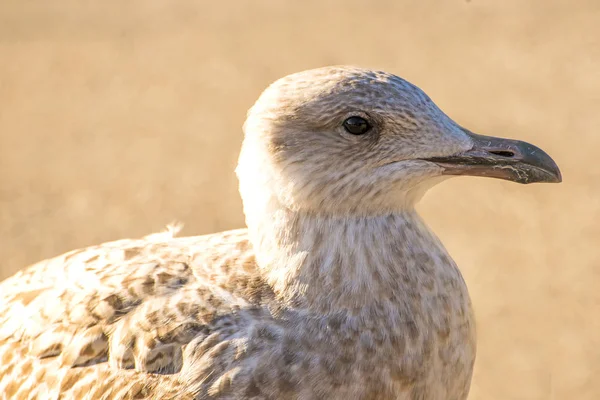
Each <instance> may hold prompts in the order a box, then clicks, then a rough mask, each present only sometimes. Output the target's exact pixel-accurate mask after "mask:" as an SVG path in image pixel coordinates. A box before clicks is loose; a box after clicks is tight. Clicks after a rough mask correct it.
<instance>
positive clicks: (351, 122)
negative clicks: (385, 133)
mask: <svg viewBox="0 0 600 400" xmlns="http://www.w3.org/2000/svg"><path fill="white" fill-rule="evenodd" d="M343 125H344V129H345V130H346V132H348V133H350V134H352V135H364V134H365V133H367V132H369V131H370V130H371V125H370V124H369V122H368V121H367V120H366V119H364V118H363V117H359V116H357V115H354V116H352V117H349V118H346V120H345V121H344V123H343Z"/></svg>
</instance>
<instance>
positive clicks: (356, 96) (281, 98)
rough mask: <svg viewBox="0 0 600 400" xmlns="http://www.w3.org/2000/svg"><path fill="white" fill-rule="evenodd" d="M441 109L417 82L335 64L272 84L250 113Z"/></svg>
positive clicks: (297, 74) (275, 115)
mask: <svg viewBox="0 0 600 400" xmlns="http://www.w3.org/2000/svg"><path fill="white" fill-rule="evenodd" d="M344 107H346V108H355V109H370V110H381V111H392V110H400V109H401V110H412V111H414V113H415V114H422V113H425V112H426V113H430V112H439V110H438V109H437V107H436V106H435V104H433V102H432V101H431V100H430V99H429V97H428V96H427V95H426V94H425V93H424V92H423V91H422V90H421V89H419V88H418V87H417V86H415V85H413V84H411V83H410V82H408V81H406V80H404V79H402V78H400V77H398V76H396V75H393V74H390V73H387V72H383V71H372V70H368V69H362V68H357V67H348V66H335V67H324V68H317V69H312V70H308V71H303V72H298V73H295V74H292V75H288V76H286V77H284V78H281V79H279V80H277V81H275V82H274V83H273V84H271V85H270V86H269V87H268V88H267V89H266V90H265V91H264V92H263V93H262V95H261V96H260V97H259V99H258V101H257V102H256V104H255V105H254V107H253V108H252V109H251V110H250V113H249V115H250V116H252V115H253V114H255V115H256V114H261V116H262V117H265V116H268V115H270V116H272V117H277V116H278V117H282V116H294V115H297V113H298V111H299V110H300V109H306V108H308V109H313V111H317V112H327V113H333V112H335V111H336V110H339V109H342V108H344Z"/></svg>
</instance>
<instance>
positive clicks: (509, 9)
mask: <svg viewBox="0 0 600 400" xmlns="http://www.w3.org/2000/svg"><path fill="white" fill-rule="evenodd" d="M346 63H347V64H357V65H361V66H365V67H373V68H379V69H384V70H388V71H390V72H394V73H396V74H398V75H400V76H403V77H405V78H407V79H409V80H410V81H412V82H414V83H416V84H417V85H419V86H420V87H421V88H423V89H424V90H425V91H426V92H427V93H428V94H429V95H430V96H431V97H432V98H433V99H434V100H435V101H436V102H437V103H438V105H439V106H440V107H441V108H442V109H444V110H445V111H446V112H447V113H448V114H449V115H451V116H452V117H453V118H455V119H456V120H457V121H458V122H459V123H461V124H463V125H464V126H466V127H468V128H470V129H471V130H474V131H476V132H480V133H485V134H489V135H497V136H507V137H514V138H520V139H524V140H528V141H531V142H533V143H535V144H537V145H539V146H540V147H542V148H544V149H545V150H546V151H548V153H550V154H551V155H552V156H553V157H554V158H555V159H556V161H557V162H558V164H559V165H560V166H561V168H562V170H563V175H564V183H563V184H562V185H533V186H521V185H516V184H511V183H507V182H501V181H492V180H485V179H477V178H460V179H455V180H451V181H449V182H446V183H444V184H442V185H441V186H439V187H437V188H435V189H434V190H433V191H432V192H430V194H429V195H428V196H426V198H425V200H424V201H423V203H422V204H421V207H420V208H421V210H422V212H423V214H424V215H425V217H426V220H427V221H428V222H429V223H430V225H431V226H432V227H433V228H434V229H435V230H436V232H437V233H438V234H439V235H440V236H441V238H442V240H443V241H444V243H445V244H446V245H447V247H448V248H449V250H450V252H451V253H452V254H453V256H454V257H455V259H456V260H457V262H458V263H459V265H460V266H461V267H462V270H463V273H464V275H465V277H466V280H467V282H468V284H469V287H470V290H471V294H472V297H473V302H474V304H475V307H476V311H477V318H478V329H479V354H478V360H477V364H476V374H475V378H474V382H473V388H472V392H471V399H540V400H541V399H599V398H600V249H599V240H600V226H599V222H600V158H599V155H598V153H599V152H600V132H599V128H600V117H599V116H598V113H599V112H600V2H598V1H595V0H589V1H584V0H578V1H567V0H564V1H548V0H539V1H525V0H509V1H506V0H502V1H500V0H471V1H469V2H467V1H459V0H445V1H417V0H414V1H398V0H396V1H373V2H368V1H366V0H365V1H347V0H346V1H343V0H336V1H324V2H323V1H287V2H285V1H274V0H273V1H267V0H261V1H257V0H255V1H231V0H221V1H218V2H215V1H210V2H209V1H174V2H158V1H148V0H146V1H141V0H139V1H97V2H91V1H81V0H80V1H54V2H42V1H39V2H32V1H11V0H0V260H2V261H1V264H0V278H5V277H7V276H9V275H10V274H12V273H13V272H15V271H16V270H18V269H19V268H22V267H24V266H26V265H28V264H30V263H32V262H34V261H37V260H40V259H43V258H46V257H50V256H54V255H57V254H59V253H62V252H64V251H67V250H70V249H73V248H77V247H82V246H87V245H91V244H95V243H98V242H102V241H107V240H112V239H118V238H123V237H132V236H133V237H137V236H140V235H144V234H147V233H150V232H154V231H157V230H160V229H162V228H163V226H164V225H165V224H167V223H168V222H170V221H172V220H180V221H184V222H185V224H186V228H185V231H184V233H185V234H187V235H193V234H201V233H209V232H213V231H219V230H225V229H230V228H235V227H240V226H242V224H243V218H242V213H241V203H240V200H239V198H238V194H237V182H236V180H235V177H234V174H233V168H234V166H235V162H236V158H237V154H238V148H239V145H240V141H241V125H242V122H243V120H244V116H245V112H246V109H247V108H248V107H250V106H251V105H252V103H253V101H254V100H255V99H256V97H257V96H258V95H259V93H260V91H261V90H262V89H263V88H264V87H265V86H266V85H267V84H268V83H270V82H271V81H273V80H275V79H276V78H279V77H281V76H283V75H286V74H288V73H291V72H295V71H299V70H302V69H307V68H312V67H317V66H322V65H328V64H346Z"/></svg>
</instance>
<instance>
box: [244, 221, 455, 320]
mask: <svg viewBox="0 0 600 400" xmlns="http://www.w3.org/2000/svg"><path fill="white" fill-rule="evenodd" d="M250 235H251V238H252V241H253V244H254V246H255V248H256V256H257V262H258V265H259V266H260V268H261V270H262V272H263V274H264V276H265V278H266V279H267V281H268V282H269V283H270V285H271V286H272V288H273V290H274V291H275V292H276V293H277V295H278V296H279V298H280V300H282V301H283V302H285V303H286V304H289V305H291V306H294V307H306V308H311V309H317V310H318V311H319V312H322V313H327V312H337V311H339V310H342V309H344V310H357V309H361V308H364V307H365V305H368V304H371V303H374V302H380V301H382V300H386V301H393V299H395V298H397V299H401V298H403V296H406V294H407V293H413V292H416V293H420V292H427V291H428V290H429V291H431V290H432V286H434V285H435V284H436V282H435V280H436V276H438V275H439V274H452V275H456V274H458V275H460V273H459V272H458V270H457V269H456V266H455V264H454V262H453V261H452V260H451V259H450V257H449V256H448V254H447V252H446V250H445V249H444V247H443V246H442V244H441V243H440V242H439V240H438V239H437V238H436V237H435V235H433V234H432V233H431V231H430V230H429V229H428V228H427V227H426V226H425V224H424V223H423V222H422V220H421V218H420V217H419V216H418V215H417V214H416V212H415V211H414V210H411V211H403V212H398V213H394V214H388V215H378V216H362V217H348V216H345V217H333V216H322V215H311V214H303V213H301V212H292V211H289V210H285V211H283V210H280V211H277V212H276V213H274V214H273V215H272V218H268V219H265V220H264V221H262V223H260V224H257V225H256V226H252V227H250ZM424 286H425V287H424Z"/></svg>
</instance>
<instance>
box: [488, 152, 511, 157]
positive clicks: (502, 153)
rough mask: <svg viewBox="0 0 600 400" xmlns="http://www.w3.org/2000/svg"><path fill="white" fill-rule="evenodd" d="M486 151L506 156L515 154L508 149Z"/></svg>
mask: <svg viewBox="0 0 600 400" xmlns="http://www.w3.org/2000/svg"><path fill="white" fill-rule="evenodd" d="M488 153H491V154H495V155H497V156H500V157H506V158H513V157H514V156H515V153H514V152H513V151H510V150H488Z"/></svg>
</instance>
